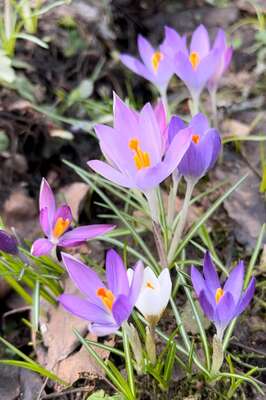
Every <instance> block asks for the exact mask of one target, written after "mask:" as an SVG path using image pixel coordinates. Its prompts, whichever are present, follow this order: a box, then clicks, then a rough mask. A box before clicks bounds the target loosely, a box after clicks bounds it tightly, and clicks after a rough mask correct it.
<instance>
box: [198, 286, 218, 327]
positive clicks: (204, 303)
mask: <svg viewBox="0 0 266 400" xmlns="http://www.w3.org/2000/svg"><path fill="white" fill-rule="evenodd" d="M198 298H199V303H200V305H201V308H202V310H203V312H204V314H205V315H206V317H207V318H208V319H209V320H210V321H213V318H214V309H213V306H212V305H211V304H210V302H209V300H208V298H207V296H206V292H205V291H204V290H202V291H201V292H200V294H199V297H198Z"/></svg>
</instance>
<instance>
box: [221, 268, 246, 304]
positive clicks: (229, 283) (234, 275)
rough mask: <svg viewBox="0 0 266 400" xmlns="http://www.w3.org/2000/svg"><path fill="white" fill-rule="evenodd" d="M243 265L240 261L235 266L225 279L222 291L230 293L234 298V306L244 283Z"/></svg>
mask: <svg viewBox="0 0 266 400" xmlns="http://www.w3.org/2000/svg"><path fill="white" fill-rule="evenodd" d="M244 270H245V268H244V263H243V261H240V262H239V263H238V264H237V266H236V267H235V268H234V269H233V271H232V272H230V275H229V277H228V278H227V280H226V282H225V284H224V287H223V290H224V291H225V293H226V292H230V293H231V294H232V296H233V298H234V302H235V304H237V303H238V301H239V299H240V296H241V293H242V288H243V282H244Z"/></svg>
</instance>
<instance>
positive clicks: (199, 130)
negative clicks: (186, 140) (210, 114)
mask: <svg viewBox="0 0 266 400" xmlns="http://www.w3.org/2000/svg"><path fill="white" fill-rule="evenodd" d="M188 126H189V128H190V129H191V130H192V141H191V143H190V146H189V148H188V150H187V151H186V153H185V155H184V156H183V158H182V160H181V162H180V163H179V165H178V168H177V173H178V174H181V175H183V176H184V178H185V179H186V180H187V181H188V180H190V181H193V183H196V182H197V181H198V180H199V179H200V178H201V177H202V176H203V175H205V174H206V172H207V171H208V170H209V169H210V168H212V167H213V165H214V163H215V162H216V160H217V158H218V155H219V153H220V151H221V138H220V135H219V132H218V131H217V130H216V129H213V128H210V126H209V122H208V119H207V117H206V116H205V115H203V114H201V113H199V114H197V115H195V116H194V117H193V118H192V119H191V122H190V123H189V125H188ZM185 127H186V125H185V123H184V122H183V121H182V119H180V118H179V117H177V116H173V117H172V119H171V121H170V125H169V130H168V140H169V142H170V143H171V142H172V140H173V139H174V138H175V137H176V136H178V135H179V132H183V130H184V128H185Z"/></svg>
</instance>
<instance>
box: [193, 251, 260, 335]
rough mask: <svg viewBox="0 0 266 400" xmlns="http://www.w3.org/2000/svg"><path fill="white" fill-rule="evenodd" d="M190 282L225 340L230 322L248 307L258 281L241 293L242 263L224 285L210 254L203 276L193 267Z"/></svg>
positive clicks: (205, 260)
mask: <svg viewBox="0 0 266 400" xmlns="http://www.w3.org/2000/svg"><path fill="white" fill-rule="evenodd" d="M191 280H192V284H193V287H194V290H195V292H196V294H197V297H198V299H199V302H200V305H201V307H202V309H203V311H204V313H205V314H206V316H207V318H208V319H209V320H211V321H213V323H214V325H215V327H216V330H217V337H218V338H219V339H220V340H222V337H223V333H224V331H225V329H226V327H227V326H228V324H229V323H230V321H231V320H232V319H233V318H235V317H237V316H238V315H239V314H241V313H242V312H243V311H244V310H245V309H246V308H247V306H248V305H249V303H250V301H251V299H252V297H253V295H254V291H255V278H254V277H253V278H252V279H251V281H250V283H249V285H248V287H247V289H246V290H245V291H244V292H243V293H242V290H243V281H244V264H243V262H242V261H240V262H239V263H238V264H237V266H236V267H235V268H234V269H233V270H232V272H231V273H230V275H229V277H228V278H227V280H226V281H225V283H224V285H221V283H220V280H219V277H218V274H217V271H216V269H215V267H214V265H213V263H212V260H211V258H210V255H209V253H208V252H206V254H205V258H204V264H203V276H202V274H201V273H200V272H199V271H198V270H197V268H195V267H194V266H192V267H191Z"/></svg>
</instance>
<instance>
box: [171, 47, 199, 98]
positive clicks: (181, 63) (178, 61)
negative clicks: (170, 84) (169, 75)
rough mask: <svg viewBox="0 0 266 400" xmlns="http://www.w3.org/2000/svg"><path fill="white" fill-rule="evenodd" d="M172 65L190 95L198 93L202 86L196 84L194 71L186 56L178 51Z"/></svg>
mask: <svg viewBox="0 0 266 400" xmlns="http://www.w3.org/2000/svg"><path fill="white" fill-rule="evenodd" d="M174 67H175V73H176V75H177V76H178V77H179V78H180V79H181V80H182V81H183V82H184V83H185V85H186V86H187V88H188V90H189V91H190V93H191V95H199V94H200V92H201V90H202V87H201V86H200V85H199V84H198V80H197V74H196V71H194V69H193V68H192V65H191V63H190V61H189V58H188V56H187V55H186V54H184V53H182V52H179V53H178V54H177V55H176V57H175V60H174ZM203 86H204V85H203Z"/></svg>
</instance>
